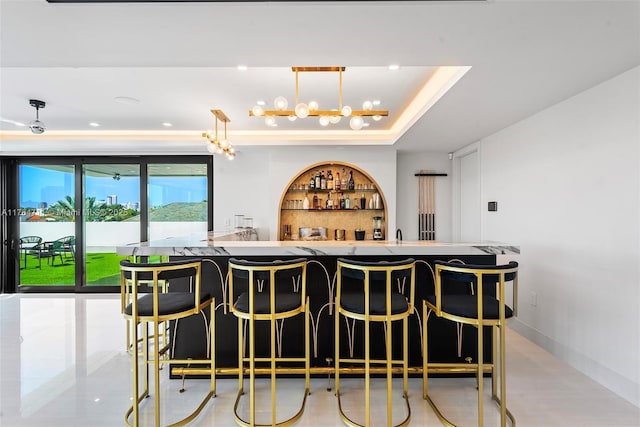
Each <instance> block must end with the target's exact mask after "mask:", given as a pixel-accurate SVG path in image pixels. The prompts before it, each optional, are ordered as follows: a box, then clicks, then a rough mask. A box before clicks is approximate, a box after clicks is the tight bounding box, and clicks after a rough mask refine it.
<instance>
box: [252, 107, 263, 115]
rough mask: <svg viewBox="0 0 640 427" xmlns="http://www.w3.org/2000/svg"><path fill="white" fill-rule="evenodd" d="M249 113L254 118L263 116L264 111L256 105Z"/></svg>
mask: <svg viewBox="0 0 640 427" xmlns="http://www.w3.org/2000/svg"><path fill="white" fill-rule="evenodd" d="M251 112H252V113H253V115H254V116H261V115H263V114H264V109H263V108H262V107H261V106H259V105H256V106H254V107H253V108H252V109H251Z"/></svg>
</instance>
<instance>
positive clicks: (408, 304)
mask: <svg viewBox="0 0 640 427" xmlns="http://www.w3.org/2000/svg"><path fill="white" fill-rule="evenodd" d="M336 274H337V278H338V279H337V291H336V301H335V303H336V313H335V322H336V323H335V385H336V396H337V398H338V410H339V411H340V417H341V418H342V420H343V421H344V422H345V423H346V424H347V425H349V426H362V425H361V424H358V423H356V422H355V421H353V420H352V419H350V418H349V417H348V416H347V415H346V414H345V413H344V411H343V409H342V402H341V399H340V364H341V363H343V362H344V363H350V364H363V365H364V372H365V390H364V393H365V424H364V426H366V427H368V426H370V425H371V411H370V409H371V390H370V388H371V387H370V386H371V378H370V377H371V364H381V365H384V372H385V373H386V376H387V377H386V379H387V381H386V384H387V426H392V422H393V421H392V419H393V417H392V397H391V393H392V378H393V365H394V364H395V365H401V367H402V378H403V398H404V399H405V401H406V404H407V417H406V418H405V419H404V420H403V421H402V422H401V423H400V424H398V425H397V427H400V426H406V425H408V424H409V420H410V419H411V407H410V405H409V395H408V378H409V376H408V336H409V335H408V322H407V319H408V317H409V316H410V315H411V314H412V313H413V311H414V283H415V261H414V260H413V259H411V258H409V259H405V260H402V261H390V262H364V261H353V260H347V259H343V258H338V268H337V273H336ZM407 281H408V283H407ZM341 315H342V316H343V317H344V318H345V320H346V319H354V320H361V321H363V322H364V359H359V358H354V357H353V356H352V357H350V358H344V357H342V356H341V355H340V316H341ZM398 320H402V359H393V354H392V344H393V336H392V322H394V321H398ZM371 322H381V323H383V324H384V331H385V336H384V338H385V358H384V359H372V358H371V354H370V350H371V348H370V347H371V333H370V323H371ZM349 336H350V337H353V331H351V332H350V334H349Z"/></svg>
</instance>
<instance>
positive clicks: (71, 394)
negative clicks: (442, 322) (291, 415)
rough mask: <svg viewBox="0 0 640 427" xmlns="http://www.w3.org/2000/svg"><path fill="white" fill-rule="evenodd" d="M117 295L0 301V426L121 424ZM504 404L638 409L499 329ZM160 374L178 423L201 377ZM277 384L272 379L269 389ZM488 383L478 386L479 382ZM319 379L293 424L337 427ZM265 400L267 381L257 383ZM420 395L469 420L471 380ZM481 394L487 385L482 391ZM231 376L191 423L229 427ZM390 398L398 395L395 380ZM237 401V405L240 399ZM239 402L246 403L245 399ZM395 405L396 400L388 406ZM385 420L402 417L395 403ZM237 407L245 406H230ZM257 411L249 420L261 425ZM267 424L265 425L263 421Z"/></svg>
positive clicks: (418, 414)
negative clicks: (503, 338) (503, 344)
mask: <svg viewBox="0 0 640 427" xmlns="http://www.w3.org/2000/svg"><path fill="white" fill-rule="evenodd" d="M119 310H120V308H119V296H118V295H0V328H1V329H0V351H1V355H0V426H2V427H18V426H48V427H58V426H60V427H61V426H68V425H78V426H92V427H95V426H108V427H115V426H122V425H124V412H125V410H126V408H127V407H128V405H129V402H130V401H129V390H130V387H131V386H130V372H131V368H130V358H129V356H128V354H127V353H126V352H125V351H124V346H125V323H124V320H123V319H122V316H121V315H120V312H119ZM507 343H508V345H507V347H508V348H507V351H508V353H507V354H508V402H509V407H510V409H511V411H512V412H513V413H514V414H515V416H516V419H517V422H518V425H519V426H525V427H526V426H535V427H538V426H545V427H550V426H581V427H584V426H592V427H601V426H616V427H620V426H629V427H631V426H634V427H637V426H640V408H637V407H635V406H633V405H632V404H630V403H628V402H627V401H625V400H623V399H622V398H619V397H617V396H616V395H615V394H613V393H612V392H610V391H609V390H607V389H605V388H604V387H602V386H600V385H599V384H597V383H595V382H594V381H592V380H590V379H589V378H587V377H586V376H584V375H582V374H580V373H579V372H577V371H576V370H574V369H572V368H571V367H569V366H568V365H566V364H565V363H563V362H561V361H559V360H558V359H556V358H555V357H553V356H551V355H550V354H549V353H547V352H546V351H544V350H542V349H541V348H540V347H538V346H536V345H534V344H532V343H531V342H529V341H527V340H526V339H524V338H522V337H521V336H519V335H518V334H516V333H515V332H513V331H509V332H508V338H507ZM167 372H168V370H166V369H165V370H163V380H162V396H163V400H165V401H166V403H165V404H164V405H163V410H162V417H163V420H164V421H163V424H168V423H170V422H173V421H175V420H177V419H179V418H180V416H181V414H183V412H184V410H185V409H188V408H190V407H191V406H193V405H195V404H196V403H197V402H199V400H200V399H201V396H203V393H205V392H206V390H207V381H206V380H187V383H186V389H187V391H186V392H185V393H182V394H181V393H179V392H178V390H179V389H180V387H181V384H180V381H179V380H169V379H168V378H167ZM279 384H280V383H279ZM488 385H489V382H488V380H487V386H488ZM327 386H328V383H327V379H326V378H325V379H320V378H316V379H314V380H313V381H312V384H311V396H309V398H308V401H307V409H306V411H305V413H304V415H303V417H302V419H301V420H300V421H299V422H298V424H297V425H299V426H313V427H319V426H337V425H341V422H340V419H339V417H338V415H337V404H336V399H335V396H334V395H333V392H332V391H331V392H328V391H327ZM361 386H362V382H361V380H353V379H349V380H346V381H344V382H342V389H343V395H344V397H345V400H344V401H345V405H346V406H348V407H349V408H350V414H351V416H352V417H354V418H356V419H362V418H360V416H361V413H362V403H361V402H362V399H363V397H362V393H360V392H359V390H360V388H361ZM258 387H259V392H260V393H261V395H262V396H264V397H265V398H266V399H268V390H269V384H268V382H266V380H264V381H261V382H260V384H259V386H258ZM303 387H304V385H303V382H302V381H300V380H296V379H289V380H285V381H283V382H282V383H281V385H280V386H279V394H280V392H281V393H282V395H281V396H279V397H280V399H279V402H280V403H281V404H280V405H279V407H278V410H279V411H282V415H283V416H286V415H287V413H288V411H290V410H293V409H294V407H295V405H297V404H298V403H299V400H298V399H300V398H301V396H300V393H301V392H302V390H303ZM374 387H375V395H374V396H373V404H372V407H373V408H374V411H376V412H375V413H374V415H373V416H372V420H373V422H374V425H384V419H385V418H384V415H383V412H379V413H378V412H377V411H384V408H385V403H384V399H385V398H384V390H383V388H384V385H383V383H382V382H376V383H375V385H374ZM430 389H431V391H432V394H433V397H434V399H435V400H436V401H437V402H438V403H439V405H440V409H441V410H442V411H443V412H444V413H445V414H447V415H448V416H449V417H450V418H451V419H452V420H454V421H455V422H457V423H458V424H460V425H463V426H472V425H475V424H476V412H475V411H476V400H475V380H474V379H473V378H457V379H452V378H434V379H433V380H431V381H430ZM486 389H490V387H486ZM236 390H237V380H235V379H224V380H219V381H218V397H216V398H215V399H213V400H212V401H211V402H210V403H209V405H208V406H207V407H206V408H205V410H204V411H203V414H202V415H201V416H200V417H198V419H197V420H195V421H194V422H193V423H192V425H194V426H212V425H217V426H233V425H235V423H234V421H233V402H234V400H235V397H236ZM396 390H398V392H397V393H394V398H397V399H400V398H401V396H400V390H401V388H400V383H399V382H398V383H397V388H396ZM409 394H410V402H411V411H412V414H411V415H412V423H411V424H412V425H420V426H422V425H432V426H437V425H440V424H439V421H438V420H437V418H436V417H435V415H434V414H433V412H432V411H431V409H430V407H429V405H428V404H427V403H426V402H425V401H423V400H422V398H421V381H420V379H418V378H413V379H411V381H410V390H409ZM245 400H247V399H245ZM247 401H248V400H247ZM398 403H401V402H398ZM395 407H396V408H398V413H397V414H394V418H397V419H401V418H402V417H403V415H404V414H403V413H402V411H403V409H402V408H403V406H402V405H401V404H397V405H396V406H395ZM240 409H241V411H246V409H247V408H246V407H242V408H240ZM266 411H267V408H266V407H262V406H260V407H259V408H258V417H259V419H258V421H259V422H260V420H267V419H266V418H264V417H265V416H268V414H267V412H266ZM152 417H153V408H152V401H151V400H149V401H147V402H146V403H145V404H144V406H143V417H142V418H143V421H145V423H144V425H152V423H153V421H152ZM263 422H268V421H263ZM485 423H486V425H488V426H491V425H498V413H497V410H496V407H495V405H486V406H485Z"/></svg>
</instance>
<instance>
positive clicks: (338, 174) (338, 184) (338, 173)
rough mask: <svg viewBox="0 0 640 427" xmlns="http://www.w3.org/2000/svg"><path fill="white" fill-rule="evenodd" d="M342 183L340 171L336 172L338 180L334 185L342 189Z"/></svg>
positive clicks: (337, 188)
mask: <svg viewBox="0 0 640 427" xmlns="http://www.w3.org/2000/svg"><path fill="white" fill-rule="evenodd" d="M340 184H341V182H340V172H336V181H335V183H334V187H335V189H336V190H340V188H341V187H340Z"/></svg>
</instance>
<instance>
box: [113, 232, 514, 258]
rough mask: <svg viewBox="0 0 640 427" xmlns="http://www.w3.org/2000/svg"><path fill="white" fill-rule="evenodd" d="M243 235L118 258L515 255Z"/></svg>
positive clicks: (162, 243)
mask: <svg viewBox="0 0 640 427" xmlns="http://www.w3.org/2000/svg"><path fill="white" fill-rule="evenodd" d="M241 233H243V232H237V233H236V232H230V233H216V232H209V233H207V234H206V235H205V234H202V235H192V236H187V237H172V238H167V239H162V240H155V241H151V242H139V243H132V244H130V245H127V246H120V247H118V248H117V253H118V255H128V256H148V255H168V256H196V257H198V256H218V255H222V256H233V257H239V256H295V257H298V256H343V257H348V256H369V255H379V256H384V255H406V256H411V255H517V254H519V253H520V248H519V247H518V246H513V245H507V244H504V243H498V242H479V243H450V242H434V241H395V240H342V241H336V240H316V241H314V240H287V241H247V240H243V237H242V234H241Z"/></svg>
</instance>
